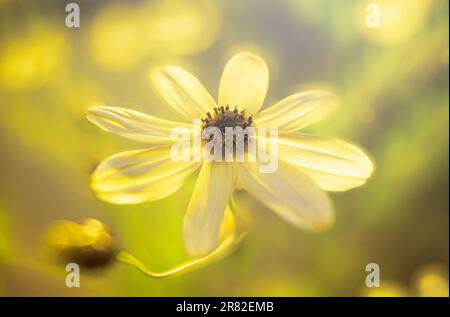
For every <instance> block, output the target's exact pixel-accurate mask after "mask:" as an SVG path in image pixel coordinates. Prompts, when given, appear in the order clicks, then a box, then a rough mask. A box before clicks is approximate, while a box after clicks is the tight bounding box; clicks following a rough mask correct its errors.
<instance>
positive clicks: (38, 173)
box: [0, 0, 449, 296]
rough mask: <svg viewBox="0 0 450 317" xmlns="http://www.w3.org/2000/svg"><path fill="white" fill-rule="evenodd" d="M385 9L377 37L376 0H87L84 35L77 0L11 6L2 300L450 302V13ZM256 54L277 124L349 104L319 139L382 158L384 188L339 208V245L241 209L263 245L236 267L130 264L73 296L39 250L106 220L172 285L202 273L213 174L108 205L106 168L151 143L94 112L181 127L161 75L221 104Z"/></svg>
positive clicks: (6, 13) (1, 87)
mask: <svg viewBox="0 0 450 317" xmlns="http://www.w3.org/2000/svg"><path fill="white" fill-rule="evenodd" d="M371 2H378V3H380V7H381V12H382V16H383V14H384V16H385V20H384V24H382V26H381V28H379V29H368V28H367V27H365V24H364V21H365V16H366V11H365V5H366V4H367V1H363V0H360V1H334V0H283V1H275V0H247V1H238V0H231V1H229V0H219V1H212V0H202V1H193V0H192V1H184V0H183V1H182V0H170V1H162V0H154V1H149V0H145V1H138V0H135V1H126V2H125V1H116V0H115V1H106V0H102V1H100V0H98V1H89V0H80V1H77V3H79V4H80V7H81V27H80V28H79V29H69V28H66V27H65V25H64V21H65V15H66V12H65V11H64V6H65V3H64V1H58V0H40V1H25V0H16V1H11V0H10V1H7V0H3V1H0V16H1V19H0V26H1V33H0V100H1V103H0V110H1V112H0V113H1V114H0V149H1V156H0V295H4V294H5V295H69V296H70V295H150V296H152V295H153V296H171V295H173V296H175V295H211V296H214V295H216V296H226V295H228V296H239V295H248V296H250V295H280V296H281V295H283V296H330V295H339V296H366V295H370V296H372V295H380V294H381V295H394V296H430V295H441V294H445V291H447V296H448V256H449V242H448V241H449V199H448V190H449V178H448V176H449V170H448V166H449V165H448V162H449V157H448V154H449V139H448V132H449V120H448V119H449V110H448V109H449V106H448V103H449V93H448V84H449V81H448V55H449V53H448V52H449V49H448V47H449V44H448V37H449V32H448V31H449V29H448V23H449V21H448V11H449V8H448V2H447V1H441V0H414V1H412V0H408V1H407V0H395V1H391V0H389V1H388V0H379V1H371ZM241 50H249V51H253V52H255V53H258V54H260V55H261V56H263V57H264V59H265V60H266V62H267V64H268V66H269V67H268V68H269V70H270V80H269V91H268V94H267V96H266V100H265V103H264V108H266V107H267V106H270V105H273V104H276V103H277V102H279V101H281V99H282V98H283V97H285V96H288V95H291V94H293V93H297V92H300V91H303V90H309V89H317V90H323V89H327V90H331V91H333V92H334V93H335V94H336V96H337V97H338V98H339V101H340V102H339V103H340V105H341V106H340V107H339V108H337V109H336V110H335V112H334V113H333V115H332V116H329V117H327V119H325V120H324V121H321V122H320V123H318V124H315V125H314V126H312V127H308V128H307V129H308V131H309V132H314V133H316V134H319V135H324V136H332V137H339V138H342V139H344V140H347V139H348V140H352V141H354V142H355V143H357V144H360V145H361V146H363V147H364V148H365V149H367V152H368V153H370V154H371V155H372V159H373V161H374V162H375V165H376V166H375V171H374V174H373V176H372V178H371V179H369V180H368V181H367V183H366V184H365V185H364V186H362V187H360V188H357V189H354V190H351V191H347V192H344V193H332V194H331V197H332V199H333V202H334V208H335V210H336V219H335V224H334V226H333V227H331V228H330V229H328V230H327V231H324V232H321V233H317V234H313V233H308V232H303V231H299V230H297V229H296V228H294V227H291V226H289V225H288V224H286V223H285V222H284V221H282V220H281V219H279V218H278V217H277V216H276V215H274V214H273V213H271V212H269V211H268V210H267V209H266V208H264V207H263V206H262V205H261V204H259V203H257V202H256V201H254V200H253V199H251V198H250V197H249V196H248V195H246V194H242V195H241V196H240V199H239V200H240V201H239V204H237V205H239V206H240V208H241V212H240V214H239V215H238V217H237V226H239V225H243V224H245V225H246V226H247V227H248V228H247V229H248V231H249V234H248V236H247V237H246V239H245V241H244V243H243V244H242V246H241V247H240V248H239V250H237V252H236V253H233V254H232V255H230V256H229V257H227V258H226V259H223V260H222V261H220V262H217V263H215V264H213V265H210V266H208V267H205V268H202V269H200V270H196V271H194V272H191V273H189V274H187V275H183V276H180V277H176V278H171V279H160V280H153V279H149V278H148V277H146V276H144V275H143V274H141V273H140V272H138V271H136V270H134V269H133V268H130V267H127V266H125V265H122V264H117V265H114V266H111V267H109V268H107V269H106V270H103V271H102V272H101V273H97V274H94V275H92V274H86V275H83V277H82V282H81V283H82V285H83V286H82V287H81V288H80V289H78V290H71V289H67V288H66V287H65V286H64V279H65V272H64V266H59V265H55V264H54V263H53V262H52V261H49V260H48V258H47V257H45V256H43V254H42V253H41V252H40V251H41V250H40V248H39V245H40V243H41V242H42V238H43V234H44V232H45V229H46V228H47V227H48V226H49V225H50V224H51V223H53V222H54V221H56V220H58V219H70V220H73V221H78V220H80V219H83V218H96V219H100V220H101V221H102V222H104V223H105V224H107V225H108V226H110V227H111V228H112V229H113V231H114V233H115V236H116V237H117V238H118V239H119V240H120V244H121V246H122V247H124V248H125V249H126V250H128V251H130V252H132V253H133V254H134V255H136V256H137V257H138V258H139V259H141V260H142V261H143V262H144V263H145V264H146V265H148V266H150V267H152V268H154V269H155V270H162V269H164V268H167V267H171V266H173V265H175V264H177V263H180V262H182V261H183V260H184V259H185V258H186V254H185V251H184V249H183V243H182V229H181V228H182V225H181V222H182V217H183V213H184V211H185V210H186V206H187V204H188V201H189V198H190V196H191V194H192V192H193V189H194V180H195V178H196V176H197V175H195V176H194V177H191V178H189V181H188V182H187V183H186V184H184V185H183V186H182V187H181V188H180V189H179V190H178V191H177V192H175V193H174V194H172V195H171V196H168V197H166V198H163V199H162V200H159V201H156V202H151V203H142V204H137V205H124V206H118V205H113V204H109V203H106V202H102V201H100V200H99V199H98V198H97V197H96V196H95V194H94V193H93V192H92V191H91V189H90V181H91V180H90V175H91V173H92V171H93V170H94V168H95V167H96V166H97V164H98V163H99V162H100V161H101V160H102V159H103V158H106V157H108V156H110V155H112V154H114V153H118V152H121V151H125V150H134V149H136V150H137V149H141V148H142V145H141V144H140V143H138V142H136V143H130V141H129V140H122V139H121V138H117V137H115V136H113V135H111V134H108V133H105V132H104V131H101V130H100V129H98V128H97V127H95V126H94V125H92V124H91V123H89V122H88V121H87V120H86V119H85V111H86V109H87V108H89V107H91V106H94V105H111V106H122V107H128V108H131V109H135V110H139V111H143V112H145V113H149V114H152V115H155V116H159V117H161V118H165V119H170V118H171V116H173V112H171V111H170V110H169V108H168V107H165V106H164V101H163V100H162V99H161V98H160V97H159V96H158V95H157V94H156V93H155V90H154V88H153V87H152V86H150V85H149V77H151V76H149V74H151V73H152V69H154V68H155V67H158V66H161V65H164V64H174V65H180V66H183V67H184V68H186V69H187V70H189V71H191V72H192V73H194V74H196V75H197V76H198V78H199V79H200V80H201V81H202V83H203V84H204V85H205V87H206V88H207V89H208V91H210V92H211V94H212V95H214V96H217V95H218V91H217V87H219V79H220V74H221V72H222V68H223V66H224V64H225V62H226V61H227V60H228V59H229V58H230V57H231V56H232V55H233V54H234V53H236V52H238V51H241ZM262 84H264V85H265V83H262ZM131 142H133V141H131ZM370 262H375V263H378V264H379V265H380V267H381V284H382V285H383V287H382V288H380V289H378V290H376V294H371V293H370V292H369V290H367V289H366V288H365V284H364V281H365V276H366V272H365V271H364V268H365V266H366V264H367V263H370ZM429 263H437V266H438V267H439V268H438V269H436V266H435V265H433V266H431V269H430V266H428V264H429ZM436 270H437V271H436ZM436 272H438V273H436ZM83 283H84V284H83ZM445 287H447V288H446V289H445Z"/></svg>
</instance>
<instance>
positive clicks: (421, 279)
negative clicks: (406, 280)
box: [414, 264, 448, 297]
mask: <svg viewBox="0 0 450 317" xmlns="http://www.w3.org/2000/svg"><path fill="white" fill-rule="evenodd" d="M414 284H415V286H416V288H417V290H418V292H419V294H418V295H419V296H422V297H448V273H447V276H446V273H445V272H444V269H443V268H442V267H440V266H439V265H436V264H429V265H427V266H425V267H423V268H422V269H421V270H420V271H419V272H417V273H416V276H415V279H414Z"/></svg>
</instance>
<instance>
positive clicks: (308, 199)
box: [87, 52, 373, 256]
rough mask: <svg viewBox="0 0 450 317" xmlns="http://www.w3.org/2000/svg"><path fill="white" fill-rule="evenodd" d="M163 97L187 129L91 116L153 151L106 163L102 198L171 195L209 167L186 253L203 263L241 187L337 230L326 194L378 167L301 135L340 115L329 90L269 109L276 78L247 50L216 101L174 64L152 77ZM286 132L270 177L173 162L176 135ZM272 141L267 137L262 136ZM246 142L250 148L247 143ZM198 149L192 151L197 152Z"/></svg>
mask: <svg viewBox="0 0 450 317" xmlns="http://www.w3.org/2000/svg"><path fill="white" fill-rule="evenodd" d="M152 78H153V82H154V84H155V85H156V87H157V89H158V91H159V92H160V94H161V96H162V97H163V99H165V101H166V102H167V104H168V105H169V106H170V107H171V108H172V110H173V111H174V112H175V113H176V114H177V115H178V117H179V119H180V121H181V122H176V121H169V120H163V119H159V118H156V117H154V116H151V115H146V114H143V113H140V112H136V111H133V110H129V109H126V108H118V107H107V106H100V107H93V108H90V109H89V110H88V112H87V118H88V119H89V120H90V121H91V122H93V123H94V124H95V125H97V126H99V127H100V128H102V129H104V130H106V131H109V132H113V133H116V134H118V135H121V136H123V137H126V138H129V139H132V140H137V141H141V142H143V143H145V144H147V146H148V147H147V149H143V150H137V151H129V152H124V153H119V154H116V155H113V156H111V157H109V158H107V159H106V160H105V161H103V162H102V163H100V164H99V166H98V167H97V169H96V171H95V172H94V173H93V175H92V187H93V189H94V190H95V191H96V192H97V194H98V196H99V197H100V198H101V199H103V200H106V201H108V202H112V203H120V204H122V203H139V202H144V201H151V200H157V199H161V198H163V197H166V196H168V195H170V194H172V193H173V192H175V191H176V190H177V189H179V188H180V187H181V186H182V184H183V183H184V181H185V180H186V179H187V177H188V176H190V175H191V174H192V173H193V172H194V171H196V170H197V169H200V173H199V175H198V179H197V183H196V185H195V188H194V192H193V194H192V197H191V200H190V202H189V205H188V207H187V211H186V214H185V217H184V222H183V238H184V242H185V247H186V249H187V251H188V253H189V254H191V255H193V256H203V255H205V254H208V253H210V252H211V251H213V250H214V249H215V248H216V247H217V245H218V244H219V243H220V240H221V235H220V231H221V228H222V227H223V225H224V215H225V210H227V209H229V207H228V206H229V201H230V199H231V198H232V195H233V192H234V191H235V190H236V189H244V190H246V191H247V192H249V193H250V194H251V195H252V196H254V197H255V198H256V199H257V200H259V201H260V202H261V203H263V204H264V205H265V206H267V207H268V208H270V209H272V210H273V211H274V212H276V213H277V214H278V215H279V216H281V217H282V218H284V219H285V220H287V221H288V222H290V223H291V224H293V225H295V226H298V227H301V228H306V229H311V230H318V229H323V228H325V227H327V226H329V225H330V224H331V223H332V220H333V214H334V213H333V208H332V204H331V202H330V199H329V197H328V195H327V194H326V193H325V191H344V190H348V189H351V188H354V187H357V186H360V185H362V184H364V183H365V182H366V180H367V178H369V177H370V175H371V173H372V170H373V166H372V163H371V161H370V160H369V158H368V157H367V156H366V155H365V154H364V153H363V152H362V151H361V150H360V149H358V148H357V147H355V146H354V145H351V144H349V143H346V142H344V141H340V140H337V139H333V138H328V137H322V136H313V135H309V134H303V133H299V132H296V131H298V130H300V129H302V128H304V127H307V126H309V125H311V124H313V123H315V122H317V121H318V120H320V119H322V118H323V117H324V116H325V115H327V114H328V113H330V112H331V111H332V110H334V109H335V107H336V105H337V102H336V97H335V96H334V95H333V94H332V93H330V92H327V91H319V90H315V91H306V92H302V93H297V94H294V95H291V96H289V97H287V98H285V99H283V100H281V101H280V102H278V103H277V104H275V105H273V106H271V107H268V108H267V109H265V110H262V111H260V108H261V106H262V104H263V101H264V98H265V95H266V92H267V88H268V83H269V71H268V67H267V65H266V63H265V62H264V60H263V59H262V58H260V57H259V56H257V55H254V54H252V53H248V52H242V53H239V54H237V55H235V56H234V57H233V58H231V60H230V61H229V62H228V63H227V65H226V66H225V69H224V71H223V74H222V78H221V81H220V87H219V97H218V101H217V102H216V101H215V100H214V99H213V98H212V97H211V96H210V94H209V93H208V92H207V91H206V89H205V88H204V87H203V86H202V85H201V84H200V82H199V81H198V80H197V79H196V78H195V77H194V76H193V75H192V74H190V73H188V72H187V71H185V70H183V69H181V68H179V67H176V66H166V67H163V68H161V69H159V70H157V71H155V73H154V74H153V76H152ZM193 119H201V120H202V126H201V128H202V129H203V130H205V129H206V128H208V127H213V128H217V129H218V130H219V131H220V133H222V134H223V132H224V130H225V129H226V128H227V127H231V128H235V127H240V128H247V127H277V128H278V129H279V133H278V138H277V139H276V140H275V141H276V145H277V147H278V153H277V159H279V162H278V168H277V169H276V170H275V171H274V172H273V173H261V172H260V169H259V167H260V162H258V161H257V160H250V159H249V160H247V161H243V162H217V161H214V162H204V161H196V160H190V161H182V162H180V161H174V160H172V159H171V154H170V151H171V147H172V145H173V144H174V143H176V142H177V141H180V139H182V138H181V137H179V138H177V137H176V136H174V135H173V134H171V131H172V130H173V129H179V128H183V129H193V127H192V120H193ZM255 138H256V139H258V142H263V143H264V142H265V141H266V138H265V136H264V135H259V134H258V135H257V136H255ZM246 141H247V140H246ZM188 150H189V149H188Z"/></svg>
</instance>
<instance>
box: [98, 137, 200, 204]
mask: <svg viewBox="0 0 450 317" xmlns="http://www.w3.org/2000/svg"><path fill="white" fill-rule="evenodd" d="M199 166H200V163H193V162H174V161H173V160H172V158H171V156H170V147H169V146H164V147H155V148H151V149H148V150H137V151H129V152H123V153H119V154H116V155H113V156H111V157H109V158H107V159H106V160H104V161H103V162H101V163H100V164H99V166H98V167H97V169H96V170H95V172H94V173H93V174H92V180H91V181H92V182H91V186H92V188H93V189H94V191H95V192H96V193H97V195H98V197H99V198H100V199H102V200H105V201H108V202H111V203H116V204H132V203H140V202H144V201H152V200H157V199H161V198H164V197H166V196H168V195H170V194H172V193H173V192H175V191H176V190H177V189H178V188H180V187H181V185H182V184H183V183H184V181H185V180H186V178H187V177H189V175H191V174H192V173H193V172H194V171H195V170H196V169H197V168H198V167H199Z"/></svg>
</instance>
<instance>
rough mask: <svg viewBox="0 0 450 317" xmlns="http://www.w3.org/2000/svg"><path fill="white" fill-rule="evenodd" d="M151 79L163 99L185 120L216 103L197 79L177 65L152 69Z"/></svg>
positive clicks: (202, 113) (202, 112)
mask: <svg viewBox="0 0 450 317" xmlns="http://www.w3.org/2000/svg"><path fill="white" fill-rule="evenodd" d="M152 80H153V82H154V84H155V86H156V87H157V90H158V92H159V93H160V94H161V96H162V97H163V98H164V100H165V101H166V102H167V103H168V104H169V105H170V106H171V107H172V109H173V110H174V111H175V112H176V113H177V114H179V115H180V117H181V118H183V119H184V120H185V121H187V122H190V123H192V119H195V118H197V119H198V118H200V117H202V116H204V115H205V113H206V112H208V111H211V109H212V108H214V106H215V105H216V103H215V101H214V99H213V98H212V97H211V95H210V94H209V93H208V91H206V89H205V88H204V87H203V85H202V84H201V83H200V82H199V81H198V79H197V78H195V77H194V76H193V75H192V74H191V73H189V72H187V71H185V70H183V69H182V68H179V67H177V66H166V67H163V68H160V69H158V70H156V71H154V72H153V73H152Z"/></svg>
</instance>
